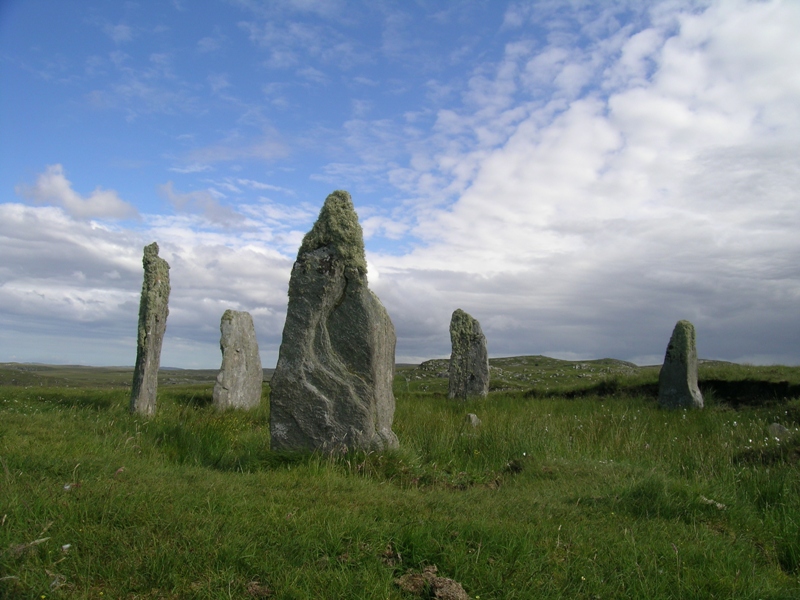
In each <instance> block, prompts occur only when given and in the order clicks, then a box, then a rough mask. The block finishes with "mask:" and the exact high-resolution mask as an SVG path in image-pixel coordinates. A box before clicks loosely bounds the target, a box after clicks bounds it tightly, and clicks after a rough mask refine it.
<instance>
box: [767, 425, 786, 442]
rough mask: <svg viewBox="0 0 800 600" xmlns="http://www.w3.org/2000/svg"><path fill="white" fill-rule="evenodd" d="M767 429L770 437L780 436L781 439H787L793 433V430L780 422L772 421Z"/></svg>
mask: <svg viewBox="0 0 800 600" xmlns="http://www.w3.org/2000/svg"><path fill="white" fill-rule="evenodd" d="M767 429H768V431H769V436H770V437H774V438H778V439H779V440H785V439H786V438H788V437H789V436H790V435H791V431H789V430H788V429H786V427H784V426H783V425H781V424H780V423H770V425H769V427H768V428H767Z"/></svg>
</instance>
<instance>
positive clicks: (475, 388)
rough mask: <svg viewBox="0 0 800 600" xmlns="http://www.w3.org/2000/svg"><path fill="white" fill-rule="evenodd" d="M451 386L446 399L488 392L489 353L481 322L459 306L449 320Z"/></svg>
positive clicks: (482, 395) (478, 395)
mask: <svg viewBox="0 0 800 600" xmlns="http://www.w3.org/2000/svg"><path fill="white" fill-rule="evenodd" d="M450 342H451V343H452V346H453V351H452V354H451V355H450V369H449V375H450V385H449V390H448V393H447V396H448V398H457V399H459V400H466V399H467V398H471V397H486V395H487V394H488V393H489V353H488V352H487V351H486V337H485V336H484V335H483V331H481V324H480V323H478V321H477V320H476V319H473V318H472V317H471V316H470V315H468V314H467V313H465V312H464V311H463V310H461V309H460V308H457V309H456V310H455V311H454V312H453V317H452V319H450Z"/></svg>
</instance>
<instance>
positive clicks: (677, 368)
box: [658, 321, 703, 408]
mask: <svg viewBox="0 0 800 600" xmlns="http://www.w3.org/2000/svg"><path fill="white" fill-rule="evenodd" d="M658 401H659V404H660V405H661V406H662V407H664V408H703V395H702V394H701V393H700V388H699V387H698V386H697V345H696V342H695V331H694V325H692V324H691V323H690V322H689V321H678V323H677V324H676V325H675V329H674V330H673V331H672V337H671V338H670V340H669V344H668V345H667V352H666V355H665V356H664V364H663V366H662V367H661V372H660V373H659V376H658Z"/></svg>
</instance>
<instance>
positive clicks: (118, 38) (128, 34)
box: [103, 23, 133, 44]
mask: <svg viewBox="0 0 800 600" xmlns="http://www.w3.org/2000/svg"><path fill="white" fill-rule="evenodd" d="M103 33H105V34H106V35H107V36H108V37H110V38H111V39H112V40H114V42H115V43H117V44H120V43H122V42H130V41H131V40H132V39H133V30H132V29H131V28H130V26H128V25H123V24H119V25H111V24H110V23H108V24H106V25H105V26H104V27H103Z"/></svg>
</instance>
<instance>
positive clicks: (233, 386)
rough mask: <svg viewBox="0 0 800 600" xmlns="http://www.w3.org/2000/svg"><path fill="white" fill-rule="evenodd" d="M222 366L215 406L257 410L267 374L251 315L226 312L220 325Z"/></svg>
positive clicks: (215, 391) (218, 376)
mask: <svg viewBox="0 0 800 600" xmlns="http://www.w3.org/2000/svg"><path fill="white" fill-rule="evenodd" d="M219 330H220V340H219V347H220V350H222V366H221V367H220V370H219V374H218V375H217V383H216V385H214V406H216V407H217V408H218V409H221V410H224V409H226V408H244V409H248V408H256V407H257V406H258V405H259V404H260V403H261V383H262V381H263V380H264V371H262V369H261V356H260V355H259V354H258V341H257V340H256V329H255V327H254V326H253V317H251V316H250V313H248V312H243V311H235V310H226V311H225V313H224V314H223V315H222V319H221V320H220V324H219Z"/></svg>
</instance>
